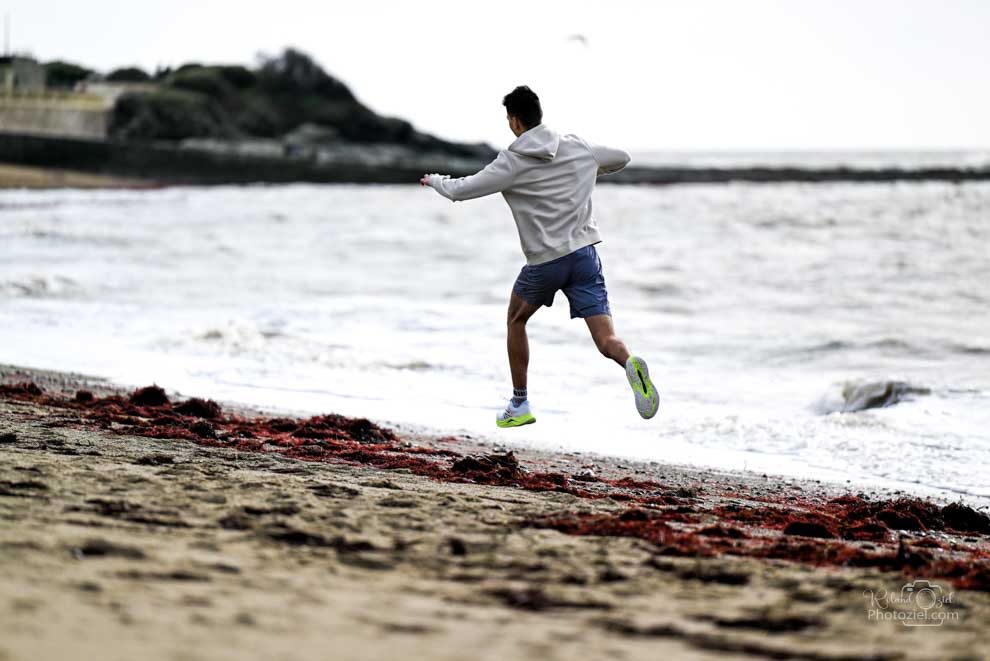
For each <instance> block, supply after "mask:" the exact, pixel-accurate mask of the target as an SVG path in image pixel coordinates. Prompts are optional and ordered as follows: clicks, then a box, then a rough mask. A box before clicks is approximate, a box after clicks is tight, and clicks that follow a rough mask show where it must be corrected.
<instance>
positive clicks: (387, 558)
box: [0, 366, 990, 659]
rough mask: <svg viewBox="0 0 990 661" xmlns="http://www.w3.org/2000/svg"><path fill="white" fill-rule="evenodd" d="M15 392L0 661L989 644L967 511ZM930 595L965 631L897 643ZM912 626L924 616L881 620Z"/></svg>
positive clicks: (974, 531) (172, 403)
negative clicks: (923, 593) (920, 588)
mask: <svg viewBox="0 0 990 661" xmlns="http://www.w3.org/2000/svg"><path fill="white" fill-rule="evenodd" d="M0 383H2V384H3V386H2V387H0V456H2V457H3V461H2V462H0V519H2V520H3V521H4V522H5V525H4V526H3V527H0V550H2V551H3V552H2V553H0V576H2V580H0V586H2V587H0V612H2V617H0V623H2V624H0V630H2V632H3V637H2V642H0V658H11V659H21V658H32V659H34V658H60V657H61V656H63V655H64V654H65V653H67V652H68V651H69V650H72V651H73V653H75V654H76V655H82V656H87V657H96V656H99V657H100V658H125V657H126V656H128V655H129V654H131V655H133V654H140V655H141V656H142V657H143V658H166V657H168V658H176V657H177V656H178V657H183V658H230V657H231V656H238V657H239V658H244V657H245V656H247V657H252V658H264V657H271V656H272V655H275V654H282V655H283V656H285V657H286V658H312V657H314V656H319V655H320V654H321V653H324V652H325V651H326V649H327V645H328V644H332V645H333V646H334V650H335V652H336V653H337V654H336V656H337V657H338V658H391V657H393V656H394V654H395V653H396V651H397V650H398V649H402V650H403V654H404V656H406V657H407V658H417V657H420V656H422V657H424V658H457V657H458V655H459V654H461V652H462V651H463V649H464V645H471V646H472V647H471V649H476V650H478V656H479V658H506V656H508V657H511V658H571V657H572V656H573V655H575V654H582V655H589V654H590V655H591V656H593V657H595V658H600V657H603V656H616V655H619V656H623V657H625V658H656V654H657V653H658V652H661V653H666V654H667V655H668V656H677V657H678V658H707V657H709V656H714V655H715V654H718V655H719V656H725V655H729V657H730V658H736V657H749V658H751V657H752V656H754V655H755V656H757V657H768V658H809V659H840V658H842V659H845V658H876V659H881V658H882V659H895V658H919V659H920V658H935V657H939V658H946V657H950V656H954V657H955V658H979V654H980V653H981V650H985V649H986V648H987V645H988V644H990V638H988V634H987V632H986V631H985V628H984V627H983V626H982V624H983V623H984V622H985V621H986V619H987V616H988V614H990V580H988V579H990V517H987V515H986V514H985V513H983V512H979V511H976V510H973V509H971V508H968V507H966V506H965V505H962V504H958V503H956V504H954V503H934V502H930V501H922V500H918V499H915V498H911V497H908V496H905V495H904V494H891V493H878V492H872V493H871V492H869V491H867V490H856V489H852V490H850V489H849V488H847V487H842V486H839V485H828V484H819V483H816V482H814V481H797V480H785V479H782V478H777V477H772V476H764V475H755V474H735V473H718V472H713V471H705V470H701V469H687V468H679V467H673V466H666V465H662V464H633V463H627V462H620V461H615V460H606V459H604V458H600V457H588V456H582V455H578V454H568V455H564V454H549V453H537V452H532V451H516V452H509V451H507V449H505V448H499V447H493V446H492V445H491V444H490V443H489V442H486V441H483V440H479V439H472V438H466V437H452V436H437V435H424V434H418V435H414V434H404V433H402V432H398V433H397V432H396V431H394V430H391V429H387V428H384V427H381V426H379V425H376V424H374V423H372V422H370V421H367V420H355V419H348V418H343V417H341V416H335V415H332V414H330V415H325V416H314V417H310V418H306V419H298V418H290V417H285V416H284V415H278V414H271V413H268V414H266V413H264V412H261V411H254V410H250V409H245V408H242V407H237V406H231V405H223V406H221V405H219V404H217V403H215V402H212V401H210V400H203V399H196V398H188V399H187V398H181V397H179V396H177V395H176V394H175V393H168V392H165V391H164V390H162V389H160V388H158V387H157V386H152V387H145V388H141V389H135V390H125V389H121V388H119V387H115V386H113V385H112V384H108V383H106V382H102V381H100V380H98V379H92V378H87V377H83V376H80V375H68V374H61V373H57V372H43V371H39V370H29V369H22V368H17V367H12V366H7V367H3V368H2V369H0ZM920 579H924V580H928V581H932V582H934V583H936V584H938V585H939V586H940V588H941V589H943V590H945V591H946V592H948V591H952V593H953V600H952V601H950V602H947V603H946V604H944V606H940V607H939V608H940V611H942V612H945V613H947V614H948V615H946V617H947V618H948V619H947V620H946V621H945V622H944V625H943V626H938V627H927V628H924V629H914V628H912V627H905V626H904V625H903V623H902V621H897V620H896V619H890V620H886V619H881V620H880V621H871V620H870V616H869V610H870V606H871V602H872V601H873V596H874V595H878V594H880V593H881V592H883V593H885V594H894V593H899V592H900V590H901V588H902V586H903V585H904V584H905V583H907V582H913V581H915V580H920ZM873 605H874V606H876V604H873ZM888 607H889V609H890V612H898V613H907V612H909V611H910V609H908V608H907V607H905V606H903V605H901V606H896V607H895V606H894V605H892V604H891V603H889V602H884V603H883V604H882V605H881V607H880V608H874V609H873V610H881V611H885V612H886V611H887V609H888ZM953 614H954V616H953V617H951V618H950V617H949V616H950V615H953ZM902 619H903V616H902ZM55 621H58V622H61V623H63V624H62V625H61V626H59V627H57V628H56V627H51V626H46V625H45V623H47V622H55ZM110 640H112V641H114V642H113V643H112V644H111V643H108V642H107V641H110ZM289 640H291V641H292V642H291V645H290V644H289ZM330 641H333V642H332V643H331V642H330ZM289 650H291V651H289Z"/></svg>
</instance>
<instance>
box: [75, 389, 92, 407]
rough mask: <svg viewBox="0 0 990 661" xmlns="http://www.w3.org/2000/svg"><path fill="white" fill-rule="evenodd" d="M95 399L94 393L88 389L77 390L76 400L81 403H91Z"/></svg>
mask: <svg viewBox="0 0 990 661" xmlns="http://www.w3.org/2000/svg"><path fill="white" fill-rule="evenodd" d="M94 399H95V397H93V393H91V392H90V391H88V390H79V391H77V392H76V401H77V402H79V403H80V404H89V403H90V402H92V401H93V400H94Z"/></svg>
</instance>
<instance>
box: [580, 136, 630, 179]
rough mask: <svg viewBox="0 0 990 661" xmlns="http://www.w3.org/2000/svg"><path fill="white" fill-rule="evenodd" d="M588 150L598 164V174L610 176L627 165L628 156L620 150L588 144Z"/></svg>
mask: <svg viewBox="0 0 990 661" xmlns="http://www.w3.org/2000/svg"><path fill="white" fill-rule="evenodd" d="M587 145H588V149H590V150H591V153H592V155H593V156H594V157H595V160H596V161H597V162H598V174H600V175H601V174H612V173H613V172H618V171H619V170H621V169H622V168H624V167H626V165H628V164H629V161H630V157H629V154H628V153H627V152H625V151H623V150H621V149H613V148H612V147H605V146H604V145H596V144H595V143H593V142H588V143H587Z"/></svg>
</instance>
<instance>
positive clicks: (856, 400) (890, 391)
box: [822, 381, 932, 413]
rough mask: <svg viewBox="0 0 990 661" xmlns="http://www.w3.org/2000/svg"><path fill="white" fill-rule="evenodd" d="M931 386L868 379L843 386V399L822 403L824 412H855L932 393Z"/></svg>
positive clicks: (890, 404) (891, 404)
mask: <svg viewBox="0 0 990 661" xmlns="http://www.w3.org/2000/svg"><path fill="white" fill-rule="evenodd" d="M931 392H932V391H931V389H930V388H924V387H922V386H914V385H911V384H910V383H907V382H905V381H867V382H854V383H846V384H844V385H843V386H842V392H841V401H837V402H827V403H824V404H823V405H822V409H823V411H822V412H823V413H835V412H839V413H853V412H855V411H865V410H866V409H878V408H885V407H887V406H893V405H894V404H897V403H899V402H903V401H909V400H910V399H911V398H912V397H914V396H915V395H930V394H931Z"/></svg>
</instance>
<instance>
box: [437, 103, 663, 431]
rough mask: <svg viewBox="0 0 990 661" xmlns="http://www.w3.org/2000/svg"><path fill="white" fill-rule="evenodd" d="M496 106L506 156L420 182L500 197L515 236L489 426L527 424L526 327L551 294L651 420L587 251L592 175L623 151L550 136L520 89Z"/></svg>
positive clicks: (593, 230) (636, 367)
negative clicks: (616, 368) (505, 399)
mask: <svg viewBox="0 0 990 661" xmlns="http://www.w3.org/2000/svg"><path fill="white" fill-rule="evenodd" d="M502 105H504V106H505V109H506V118H507V119H508V120H509V128H510V129H511V130H512V133H513V134H514V135H515V136H516V140H515V141H514V142H513V143H512V144H511V145H509V147H508V149H503V150H502V151H500V152H499V154H498V157H497V158H496V159H495V160H494V161H492V162H491V163H489V164H488V165H487V166H486V167H485V168H484V169H483V170H481V171H480V172H478V173H477V174H473V175H471V176H469V177H461V178H459V179H451V178H450V176H449V175H439V174H427V175H423V178H422V179H420V181H419V183H420V184H422V185H424V186H431V187H433V188H434V189H435V190H436V191H437V192H438V193H440V194H441V195H443V196H444V197H446V198H447V199H449V200H451V201H453V202H458V201H461V200H472V199H474V198H477V197H483V196H485V195H491V194H492V193H502V197H504V198H505V201H506V203H507V204H508V205H509V209H510V210H511V211H512V217H513V218H514V219H515V221H516V227H517V228H518V230H519V241H520V243H521V244H522V250H523V253H525V255H526V265H525V266H523V268H522V271H520V272H519V277H518V278H516V282H515V285H513V287H512V295H511V296H510V297H509V314H508V337H507V340H506V344H507V347H508V351H509V369H510V370H511V372H512V387H513V390H512V399H511V400H510V401H509V403H508V405H507V406H506V407H505V410H504V411H502V412H501V413H499V414H498V415H497V416H496V417H495V422H496V424H497V425H498V426H499V427H518V426H519V425H525V424H529V423H531V422H536V418H535V417H534V416H533V412H532V410H531V409H530V406H529V399H528V394H527V391H526V371H527V368H528V367H529V340H528V339H527V337H526V322H527V321H529V318H530V317H531V316H533V313H535V312H536V311H537V310H539V309H540V306H541V305H546V306H547V307H550V306H551V305H552V304H553V297H554V294H556V293H557V290H558V289H561V290H563V292H564V295H565V296H566V297H567V300H568V301H569V302H570V305H571V319H574V318H575V317H581V318H583V319H584V320H585V322H586V323H587V324H588V330H590V331H591V337H592V338H593V339H594V341H595V346H597V347H598V350H599V351H600V352H601V353H602V355H604V356H605V357H606V358H611V359H612V360H614V361H615V362H616V363H618V364H619V365H620V366H622V367H625V370H626V377H627V378H628V379H629V385H630V386H631V387H632V390H633V394H634V395H635V397H636V409H637V410H638V411H639V414H640V415H641V416H643V417H644V418H652V417H653V416H654V415H656V413H657V409H658V408H659V406H660V395H659V394H658V393H657V389H656V388H655V387H654V386H653V382H652V381H650V372H649V370H648V369H647V367H646V361H644V360H643V359H642V358H638V357H636V356H632V355H630V353H629V349H627V348H626V345H625V343H623V341H622V340H620V339H619V338H618V337H617V336H616V334H615V330H614V328H613V326H612V313H611V309H610V308H609V304H608V292H607V291H606V289H605V277H604V275H603V274H602V263H601V260H600V259H599V258H598V251H597V250H595V244H596V243H600V242H601V240H602V239H601V236H600V235H599V234H598V223H596V222H595V219H594V217H593V216H592V213H591V193H592V191H593V190H594V188H595V180H596V178H597V177H598V175H603V174H611V173H613V172H618V171H619V170H621V169H622V168H624V167H625V166H626V164H627V163H629V154H627V153H626V152H624V151H622V150H621V149H610V148H608V147H602V146H600V145H595V144H592V143H589V142H586V141H584V140H582V139H581V138H579V137H577V136H576V135H559V134H557V132H556V131H554V130H553V129H551V128H550V127H548V126H546V125H545V124H543V109H542V108H541V107H540V99H539V97H537V96H536V93H535V92H533V90H531V89H529V88H528V87H526V86H525V85H523V86H520V87H517V88H516V89H514V90H512V91H511V92H510V93H509V94H507V95H506V96H505V98H504V99H502Z"/></svg>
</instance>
